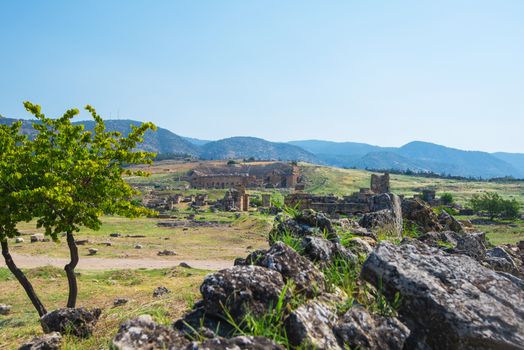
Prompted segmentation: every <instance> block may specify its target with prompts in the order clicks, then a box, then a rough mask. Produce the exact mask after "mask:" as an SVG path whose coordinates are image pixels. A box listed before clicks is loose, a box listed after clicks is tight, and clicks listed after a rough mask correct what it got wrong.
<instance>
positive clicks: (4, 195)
mask: <svg viewBox="0 0 524 350" xmlns="http://www.w3.org/2000/svg"><path fill="white" fill-rule="evenodd" d="M21 125H22V123H21V122H16V123H13V124H12V125H10V126H9V125H0V243H1V245H2V255H3V257H4V260H5V264H6V266H7V267H8V268H9V270H10V271H11V273H12V274H13V275H14V276H15V277H16V279H17V280H18V282H19V283H20V284H21V285H22V287H23V288H24V290H25V292H26V294H27V296H28V297H29V299H30V300H31V302H32V303H33V306H34V307H35V309H36V311H37V312H38V315H39V316H43V315H45V314H46V313H47V310H46V308H45V307H44V305H43V304H42V302H41V301H40V298H39V297H38V295H37V294H36V292H35V290H34V288H33V286H32V284H31V282H30V281H29V280H28V279H27V277H26V276H25V274H24V273H23V271H22V270H20V269H19V268H18V267H17V266H16V264H15V262H14V260H13V257H12V256H11V253H10V252H9V243H8V239H9V238H14V237H16V236H18V235H20V233H19V232H18V230H17V228H16V225H17V223H19V222H21V221H30V220H31V219H32V218H33V216H32V213H31V211H30V206H28V205H27V203H26V202H25V201H23V200H21V197H22V196H24V195H27V193H29V192H31V189H32V188H33V187H34V184H35V183H34V179H35V178H34V176H31V171H30V169H29V165H30V160H31V153H30V148H28V146H27V139H26V137H24V136H22V135H20V127H21Z"/></svg>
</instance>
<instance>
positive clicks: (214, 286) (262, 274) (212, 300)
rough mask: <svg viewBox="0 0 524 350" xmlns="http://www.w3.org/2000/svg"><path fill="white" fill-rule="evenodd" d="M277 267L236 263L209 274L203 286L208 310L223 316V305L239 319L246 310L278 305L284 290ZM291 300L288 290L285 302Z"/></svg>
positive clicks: (254, 311)
mask: <svg viewBox="0 0 524 350" xmlns="http://www.w3.org/2000/svg"><path fill="white" fill-rule="evenodd" d="M284 286H285V283H284V280H283V279H282V275H281V274H280V273H278V272H277V271H273V270H269V269H266V268H263V267H260V266H253V265H250V266H234V267H232V268H229V269H225V270H221V271H218V272H215V273H213V274H211V275H208V276H207V277H206V278H205V279H204V283H202V285H201V286H200V292H201V294H202V298H203V301H202V305H203V308H204V310H205V311H206V313H209V314H211V315H218V316H224V315H225V311H224V308H226V309H227V310H228V312H229V313H230V315H231V316H232V317H233V319H234V320H235V321H236V322H240V321H241V320H242V319H243V317H244V316H245V315H246V314H247V313H251V314H253V315H255V316H260V315H262V314H264V313H266V312H267V311H268V310H269V309H270V307H271V306H272V305H276V304H277V302H278V300H279V298H280V296H281V294H282V293H283V290H284ZM288 300H289V292H287V293H286V295H285V296H284V302H287V301H288Z"/></svg>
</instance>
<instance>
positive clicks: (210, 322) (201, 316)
mask: <svg viewBox="0 0 524 350" xmlns="http://www.w3.org/2000/svg"><path fill="white" fill-rule="evenodd" d="M202 304H203V303H202V302H201V301H200V302H198V303H197V304H196V305H195V308H194V309H193V310H191V311H190V312H189V313H187V314H185V315H184V317H183V318H181V319H179V320H177V321H175V322H174V323H173V328H174V329H176V330H178V331H180V332H181V333H183V334H186V335H187V336H188V337H189V338H195V337H198V336H200V335H203V334H206V336H207V337H209V338H213V337H215V336H216V335H218V336H222V337H231V336H232V335H233V334H234V333H235V331H236V330H235V328H233V326H232V325H231V324H230V323H229V322H228V321H227V319H226V317H224V316H223V315H213V314H210V313H206V310H205V309H204V308H203V306H202ZM211 330H213V331H211ZM215 332H217V334H215Z"/></svg>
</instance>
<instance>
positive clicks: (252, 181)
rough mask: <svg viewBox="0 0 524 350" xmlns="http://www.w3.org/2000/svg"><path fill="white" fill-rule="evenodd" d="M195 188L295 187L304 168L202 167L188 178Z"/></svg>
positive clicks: (268, 165)
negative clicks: (301, 169)
mask: <svg viewBox="0 0 524 350" xmlns="http://www.w3.org/2000/svg"><path fill="white" fill-rule="evenodd" d="M186 180H187V181H189V183H190V184H191V187H192V188H215V189H221V188H223V189H227V188H233V187H244V188H294V187H295V186H296V185H297V184H298V183H299V181H300V169H299V167H298V166H296V165H290V164H286V163H278V162H277V163H263V164H235V165H228V166H207V167H206V166H204V165H202V166H200V167H198V168H197V169H194V170H193V171H191V172H190V173H189V174H188V176H187V178H186Z"/></svg>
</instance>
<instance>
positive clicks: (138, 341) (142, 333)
mask: <svg viewBox="0 0 524 350" xmlns="http://www.w3.org/2000/svg"><path fill="white" fill-rule="evenodd" d="M112 344H113V347H114V348H115V349H119V350H153V349H173V350H175V349H186V348H188V347H189V346H190V344H191V343H190V341H189V340H187V339H185V338H184V337H183V336H182V335H181V334H179V333H178V332H176V331H175V330H173V329H171V328H168V327H164V326H161V325H159V324H157V323H155V322H154V321H153V319H152V318H151V316H149V315H141V316H139V317H138V318H136V319H134V320H129V321H126V322H125V323H124V324H122V325H121V326H120V329H119V330H118V333H117V334H116V335H115V337H114V338H113V341H112Z"/></svg>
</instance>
